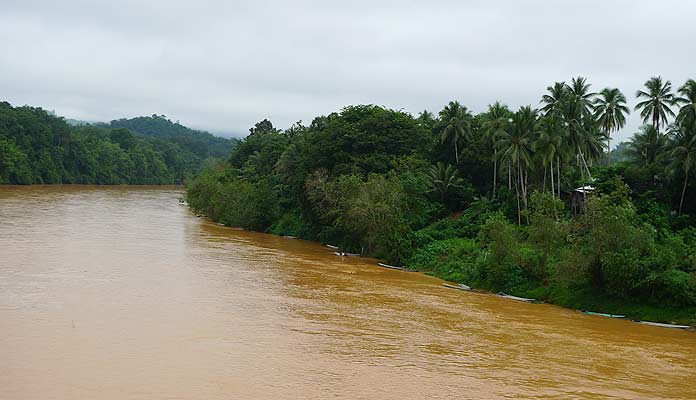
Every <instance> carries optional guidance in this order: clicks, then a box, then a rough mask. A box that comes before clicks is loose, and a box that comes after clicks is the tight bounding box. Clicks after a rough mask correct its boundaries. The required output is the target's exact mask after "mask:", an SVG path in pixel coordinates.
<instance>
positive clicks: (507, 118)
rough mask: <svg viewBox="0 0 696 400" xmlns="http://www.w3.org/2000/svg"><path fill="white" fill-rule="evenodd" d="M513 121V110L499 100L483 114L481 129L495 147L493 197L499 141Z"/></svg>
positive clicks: (496, 182)
mask: <svg viewBox="0 0 696 400" xmlns="http://www.w3.org/2000/svg"><path fill="white" fill-rule="evenodd" d="M511 122H512V112H511V111H510V109H509V108H508V107H507V106H506V105H504V104H500V102H499V101H496V102H495V104H493V105H489V106H488V111H487V112H486V113H485V114H484V115H483V124H482V125H481V130H482V132H483V135H484V137H485V139H486V141H487V142H488V145H489V146H491V147H492V148H493V196H492V197H493V198H495V189H496V186H497V184H498V141H499V140H500V139H501V138H503V137H505V135H507V132H508V130H509V129H510V123H511Z"/></svg>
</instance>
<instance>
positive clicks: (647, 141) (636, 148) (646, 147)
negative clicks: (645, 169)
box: [629, 125, 667, 166]
mask: <svg viewBox="0 0 696 400" xmlns="http://www.w3.org/2000/svg"><path fill="white" fill-rule="evenodd" d="M666 146H667V136H666V135H664V134H661V133H660V132H659V131H658V130H657V128H655V127H654V126H653V125H643V126H641V127H640V131H639V132H637V133H636V134H634V135H633V137H632V138H631V140H630V142H629V153H630V154H631V155H633V157H634V159H636V160H640V161H642V162H643V164H644V166H649V165H651V164H654V163H655V162H657V160H658V158H659V157H660V156H661V155H662V154H663V152H664V150H665V148H666Z"/></svg>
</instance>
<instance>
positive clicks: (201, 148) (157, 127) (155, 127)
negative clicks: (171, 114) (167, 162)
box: [108, 114, 238, 158]
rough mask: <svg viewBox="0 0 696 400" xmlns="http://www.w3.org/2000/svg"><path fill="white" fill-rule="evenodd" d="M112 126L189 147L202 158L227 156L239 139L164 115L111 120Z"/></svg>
mask: <svg viewBox="0 0 696 400" xmlns="http://www.w3.org/2000/svg"><path fill="white" fill-rule="evenodd" d="M108 126H109V127H110V128H126V129H128V130H130V131H133V132H135V133H139V134H141V135H143V136H151V137H155V138H160V139H165V140H167V141H171V142H174V143H177V144H179V145H180V146H182V147H185V148H187V149H188V150H190V151H192V152H193V153H194V154H196V155H197V156H199V157H201V158H206V157H216V158H227V157H228V156H229V154H230V151H231V150H232V148H234V146H235V145H236V144H237V142H238V140H237V139H226V138H222V137H219V136H215V135H213V134H211V133H209V132H205V131H199V130H195V129H191V128H188V127H186V126H184V125H181V124H179V122H178V121H177V122H172V121H171V120H169V119H167V118H166V117H165V116H164V115H156V114H153V115H152V116H151V117H136V118H130V119H125V118H124V119H117V120H114V121H111V122H110V123H109V124H108Z"/></svg>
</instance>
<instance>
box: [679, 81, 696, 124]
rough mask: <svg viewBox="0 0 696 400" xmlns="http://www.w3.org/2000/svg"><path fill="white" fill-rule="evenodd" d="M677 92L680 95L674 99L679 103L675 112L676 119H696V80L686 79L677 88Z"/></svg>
mask: <svg viewBox="0 0 696 400" xmlns="http://www.w3.org/2000/svg"><path fill="white" fill-rule="evenodd" d="M679 94H680V95H681V96H680V97H679V98H678V99H676V100H675V102H676V103H678V104H680V105H681V107H680V108H679V113H678V114H677V120H678V121H679V122H682V121H684V120H686V119H696V81H695V80H693V79H689V80H688V81H686V83H685V84H684V85H683V86H682V87H680V88H679Z"/></svg>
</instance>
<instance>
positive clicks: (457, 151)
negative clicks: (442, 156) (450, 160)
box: [454, 139, 459, 165]
mask: <svg viewBox="0 0 696 400" xmlns="http://www.w3.org/2000/svg"><path fill="white" fill-rule="evenodd" d="M454 159H455V160H457V165H459V150H458V149H457V139H455V140H454Z"/></svg>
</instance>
